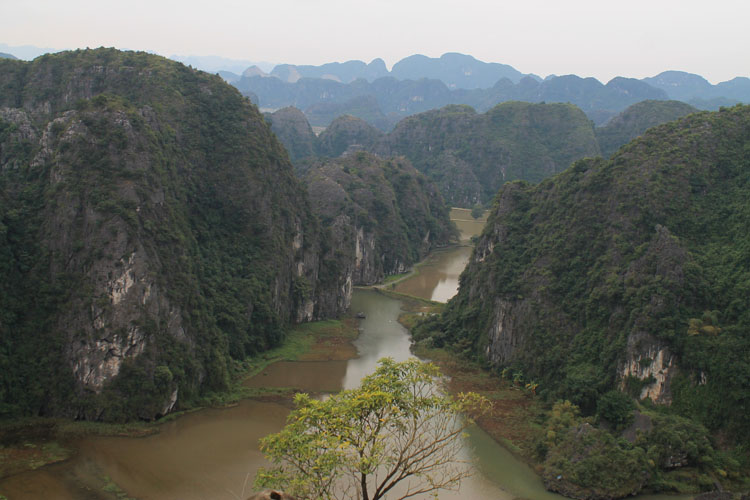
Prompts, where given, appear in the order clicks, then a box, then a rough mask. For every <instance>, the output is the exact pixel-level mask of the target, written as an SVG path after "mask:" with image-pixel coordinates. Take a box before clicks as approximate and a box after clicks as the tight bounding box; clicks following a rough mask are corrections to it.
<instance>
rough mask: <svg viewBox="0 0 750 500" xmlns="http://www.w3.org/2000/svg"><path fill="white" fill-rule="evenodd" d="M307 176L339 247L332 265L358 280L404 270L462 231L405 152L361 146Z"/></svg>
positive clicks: (314, 199)
mask: <svg viewBox="0 0 750 500" xmlns="http://www.w3.org/2000/svg"><path fill="white" fill-rule="evenodd" d="M303 181H304V183H305V184H306V185H307V188H308V190H309V192H310V197H311V200H312V204H313V207H314V209H315V212H316V213H317V214H318V215H319V217H320V219H321V223H322V226H323V227H324V228H325V230H326V232H327V236H326V237H325V240H326V241H328V242H331V247H332V248H333V249H335V251H334V252H331V253H330V254H328V255H327V257H326V258H328V259H331V262H332V264H331V265H329V266H328V267H330V268H333V269H351V275H352V277H353V280H354V283H355V284H373V283H377V282H379V281H381V280H382V279H383V277H384V276H385V275H389V274H396V273H402V272H404V271H405V270H406V269H408V268H409V267H411V266H412V265H413V264H415V263H417V262H418V261H419V260H420V259H422V258H423V257H424V256H425V255H426V254H427V252H428V251H429V250H430V249H431V248H434V247H436V246H444V245H446V244H448V243H450V242H451V241H453V240H454V239H455V238H456V236H457V231H456V228H455V226H454V225H453V224H452V223H451V221H450V216H449V210H448V207H447V206H446V205H445V203H444V201H443V198H442V196H441V195H440V193H439V192H438V191H437V189H436V187H435V186H434V185H433V184H432V183H430V182H429V181H427V179H426V178H425V177H424V176H423V175H422V174H420V173H419V172H418V171H417V170H416V169H414V167H412V166H411V164H410V163H409V162H408V161H407V160H405V159H404V158H393V159H391V160H383V159H381V158H379V157H377V156H374V155H371V154H368V153H364V152H361V151H360V152H357V153H354V154H352V155H348V156H345V157H342V158H338V159H336V160H326V161H324V162H322V163H321V164H319V165H316V166H314V167H311V168H310V169H309V170H308V171H307V172H306V174H305V177H304V179H303ZM334 262H335V263H334ZM347 274H349V273H347Z"/></svg>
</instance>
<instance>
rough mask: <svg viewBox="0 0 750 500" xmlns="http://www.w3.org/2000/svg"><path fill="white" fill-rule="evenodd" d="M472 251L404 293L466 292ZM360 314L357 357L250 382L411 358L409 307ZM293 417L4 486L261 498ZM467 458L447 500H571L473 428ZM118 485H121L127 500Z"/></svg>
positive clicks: (97, 495) (300, 382)
mask: <svg viewBox="0 0 750 500" xmlns="http://www.w3.org/2000/svg"><path fill="white" fill-rule="evenodd" d="M467 222H469V223H472V222H473V221H471V220H469V221H467ZM472 229H476V228H472ZM464 235H466V232H464ZM470 251H471V249H470V248H468V247H460V246H459V247H453V248H450V249H446V250H442V251H440V252H437V253H436V254H434V255H433V256H431V257H430V259H429V260H428V261H427V262H425V263H424V264H423V265H422V266H421V267H420V269H419V273H418V274H417V275H416V276H415V277H414V278H411V279H409V280H405V281H404V282H401V283H399V284H398V285H397V288H396V289H397V290H398V291H401V292H403V293H410V294H412V295H416V296H420V297H425V298H430V299H433V300H439V301H446V300H448V298H450V297H451V296H452V295H454V294H455V292H456V290H457V288H458V275H459V274H460V271H461V270H462V269H463V267H464V266H465V265H466V262H467V261H468V258H469V255H470ZM351 310H353V311H362V312H364V313H365V314H366V319H364V320H362V321H361V323H360V330H361V331H360V335H359V337H358V338H357V340H356V341H355V345H356V348H357V350H358V353H359V356H358V357H357V358H355V359H351V360H349V361H310V362H280V363H276V364H274V365H271V366H269V367H268V368H267V369H266V370H264V372H263V373H261V374H259V375H258V376H256V377H255V378H254V379H251V380H250V381H248V384H250V385H258V386H280V387H290V386H293V387H298V388H300V389H302V390H309V391H316V392H335V391H338V390H340V389H342V388H351V387H355V386H357V385H358V384H359V381H360V380H361V378H362V377H363V376H364V375H366V374H368V373H370V372H372V370H373V369H374V367H375V365H376V362H377V360H378V359H380V358H382V357H385V356H390V357H392V358H394V359H396V360H404V359H406V358H408V357H409V356H410V353H409V346H410V339H409V334H408V332H407V331H406V330H405V329H404V328H403V327H402V326H401V324H399V323H398V321H397V318H398V315H399V313H400V312H401V303H400V301H398V300H395V299H393V298H390V297H387V296H385V295H383V294H381V293H379V292H377V291H375V290H369V289H359V290H356V291H355V293H354V296H353V298H352V307H351ZM288 412H289V408H288V407H287V406H284V405H282V404H278V403H274V402H261V401H255V400H246V401H241V402H240V403H239V404H238V405H237V406H235V407H232V408H226V409H206V410H201V411H198V412H195V413H192V414H188V415H185V416H183V417H181V418H178V419H176V420H174V421H171V422H168V423H165V424H163V425H162V426H161V427H160V429H161V431H160V432H159V433H158V434H156V435H152V436H148V437H144V438H117V437H106V438H105V437H91V438H86V439H82V440H81V441H80V442H78V443H76V444H75V447H76V449H77V453H76V454H75V456H74V457H73V458H71V459H69V460H67V461H65V462H62V463H59V464H55V465H51V466H46V467H42V468H40V469H38V470H36V471H33V472H29V473H24V474H18V475H15V476H11V477H8V478H5V479H3V480H0V493H2V494H4V495H5V496H7V497H8V499H9V500H17V499H19V500H23V499H37V498H47V499H92V500H98V499H105V498H107V499H111V498H123V497H124V496H125V495H127V497H133V498H140V499H143V500H147V499H154V500H156V499H160V500H161V499H174V500H177V499H180V500H199V499H218V500H223V499H227V500H237V499H244V498H247V496H249V494H250V492H251V491H252V489H251V485H252V481H253V478H254V476H255V472H256V471H257V469H258V468H259V467H261V466H263V465H267V464H266V463H265V461H264V459H263V457H262V455H261V453H260V452H259V451H258V439H259V438H261V437H263V436H265V435H267V434H269V433H271V432H275V431H277V430H279V429H280V428H281V427H282V426H283V425H284V422H285V418H286V415H287V414H288ZM463 453H464V455H465V457H464V458H466V459H467V460H469V461H471V462H472V463H473V464H474V465H473V467H474V469H475V474H474V475H473V476H472V477H471V478H469V479H467V480H464V482H463V483H462V484H461V488H460V492H445V493H442V492H441V494H440V497H441V498H444V499H460V498H493V499H498V500H512V499H517V498H527V499H538V500H548V499H549V500H552V499H563V498H564V497H562V496H560V495H555V494H552V493H549V492H548V491H546V490H545V489H544V487H543V485H542V482H541V480H540V478H539V477H538V476H537V475H536V474H535V473H534V471H533V470H532V469H531V468H530V467H529V466H527V465H526V464H525V463H523V462H522V461H520V460H518V459H516V458H515V457H514V456H513V455H512V454H511V453H510V452H508V451H507V450H506V449H505V448H503V447H502V446H500V445H499V444H497V443H496V442H495V441H494V440H492V439H491V438H490V437H489V436H488V435H487V434H485V433H484V432H483V431H482V430H481V429H478V428H472V429H471V430H470V432H469V433H468V436H467V437H466V439H465V446H464V451H463ZM115 485H117V487H119V488H121V490H120V491H119V493H120V495H121V496H119V497H118V496H117V493H118V490H117V487H116V486H115ZM425 498H427V497H425ZM639 498H640V499H641V500H646V499H649V500H654V499H671V500H674V499H680V498H683V499H687V498H690V497H674V496H650V497H647V496H643V497H639Z"/></svg>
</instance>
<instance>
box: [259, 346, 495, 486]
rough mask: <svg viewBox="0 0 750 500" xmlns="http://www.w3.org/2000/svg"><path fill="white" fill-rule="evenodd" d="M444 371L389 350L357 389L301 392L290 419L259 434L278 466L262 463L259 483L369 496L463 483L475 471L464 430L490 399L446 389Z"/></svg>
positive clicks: (269, 455)
mask: <svg viewBox="0 0 750 500" xmlns="http://www.w3.org/2000/svg"><path fill="white" fill-rule="evenodd" d="M439 376H440V372H439V370H438V368H437V367H436V366H435V365H433V364H430V363H422V362H420V361H418V360H416V359H411V360H408V361H405V362H401V363H397V362H395V361H393V360H392V359H390V358H386V359H382V360H380V363H379V366H378V368H377V369H376V371H375V372H374V373H373V374H372V375H370V376H368V377H365V378H364V379H363V380H362V384H361V386H360V387H359V388H357V389H353V390H347V391H342V392H340V393H339V394H337V395H334V396H332V397H330V398H328V399H326V400H325V401H320V400H316V399H313V398H311V397H310V396H308V395H306V394H299V395H297V397H296V398H295V404H296V406H297V407H296V409H295V410H294V411H293V412H292V413H291V415H290V416H289V419H288V423H287V425H286V427H284V429H282V430H281V432H279V433H276V434H272V435H270V436H267V437H266V438H264V439H263V440H262V441H261V449H262V450H263V452H264V453H265V454H266V456H267V457H268V459H269V460H270V461H272V462H273V463H274V464H275V467H273V468H271V469H268V470H264V469H262V470H261V471H260V472H259V473H258V477H257V478H256V486H258V487H282V488H283V489H284V490H286V491H287V492H289V493H291V494H293V495H296V496H298V497H301V498H324V499H343V498H363V499H365V500H370V499H372V500H377V499H378V498H383V497H384V496H385V495H386V494H387V493H389V492H392V491H398V498H400V499H401V498H408V497H412V496H414V495H419V494H424V493H430V492H435V491H437V490H439V489H450V488H452V487H457V486H458V485H459V483H460V481H461V479H463V478H464V477H467V476H468V475H469V474H470V471H469V469H468V468H467V466H466V464H464V463H463V462H462V461H461V460H460V457H459V451H460V449H461V441H460V437H461V434H462V432H463V430H464V429H465V428H466V427H467V426H468V425H469V424H470V423H471V416H472V415H474V416H475V415H477V414H479V413H482V412H484V411H486V410H487V408H488V405H489V402H488V401H487V400H486V399H484V398H482V397H480V396H478V395H476V394H473V393H468V394H460V395H459V396H458V397H457V398H455V399H454V398H452V397H450V396H446V395H444V394H442V393H441V392H440V391H439V390H438V389H437V386H436V381H437V379H438V377H439ZM397 485H401V486H400V487H398V488H397ZM394 488H396V490H394Z"/></svg>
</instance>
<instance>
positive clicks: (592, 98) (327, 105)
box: [0, 44, 750, 131]
mask: <svg viewBox="0 0 750 500" xmlns="http://www.w3.org/2000/svg"><path fill="white" fill-rule="evenodd" d="M0 51H2V52H4V53H7V54H8V55H13V56H15V57H18V58H20V59H31V58H34V57H37V56H38V55H40V54H42V53H45V52H51V51H55V49H42V48H39V47H33V46H24V47H11V46H8V45H5V44H0ZM171 58H172V59H174V60H177V61H180V62H182V63H184V64H188V65H191V66H193V67H195V68H197V69H201V70H203V71H207V72H210V73H218V74H219V75H220V76H221V77H222V78H224V79H225V80H226V81H227V82H229V83H231V84H232V85H234V86H236V87H237V88H238V89H239V90H240V91H241V92H243V93H244V94H245V95H246V96H248V97H250V98H251V100H252V101H253V102H255V103H256V104H258V106H259V107H261V108H264V109H266V110H276V109H281V108H284V107H286V106H294V107H297V108H299V109H301V110H303V111H304V112H305V115H306V116H307V118H308V120H309V121H310V123H311V124H312V125H313V126H327V125H328V124H330V123H331V121H333V120H334V119H335V118H336V117H338V116H340V115H342V114H350V115H352V116H356V117H359V118H362V119H363V120H366V121H367V122H368V123H370V124H371V125H374V126H376V127H377V128H379V129H381V130H386V131H387V130H390V129H391V128H392V127H393V126H394V125H395V124H396V123H397V122H398V121H399V120H400V119H402V118H404V117H406V116H410V115H412V114H415V113H420V112H423V111H428V110H430V109H436V108H440V107H443V106H446V105H448V104H468V105H470V106H472V107H474V108H475V109H476V110H477V111H480V112H483V111H487V110H489V109H491V108H492V107H493V106H495V105H496V104H499V103H501V102H504V101H509V100H516V101H525V102H569V103H572V104H575V105H577V106H578V107H580V108H581V109H582V110H583V111H584V112H585V113H586V115H587V116H588V117H589V119H590V120H592V121H593V122H594V123H595V124H597V125H602V124H604V123H606V122H607V120H609V119H610V118H612V117H613V116H615V115H617V114H618V113H620V112H621V111H623V110H624V109H625V108H627V107H628V106H630V105H632V104H635V103H637V102H640V101H643V100H668V99H672V100H678V101H683V102H686V103H688V104H690V105H692V106H694V107H696V108H698V109H704V110H717V109H719V107H721V106H732V105H734V104H737V103H750V78H746V77H737V78H734V79H732V80H729V81H726V82H721V83H719V84H716V85H712V84H711V83H710V82H708V81H707V80H706V79H705V78H703V77H702V76H700V75H696V74H692V73H686V72H682V71H665V72H663V73H660V74H658V75H656V76H653V77H649V78H643V79H642V80H638V79H633V78H623V77H617V78H614V79H612V80H610V81H609V82H608V83H606V85H605V84H603V83H602V82H600V81H598V80H596V79H595V78H581V77H579V76H576V75H564V76H555V75H551V76H548V77H547V78H545V79H544V80H542V78H540V77H539V76H537V75H534V74H524V73H521V72H520V71H518V70H516V69H515V68H513V67H512V66H509V65H506V64H499V63H488V62H483V61H479V60H477V59H475V58H474V57H472V56H470V55H465V54H458V53H453V52H451V53H446V54H443V55H442V56H440V57H427V56H424V55H420V54H415V55H411V56H408V57H406V58H404V59H402V60H400V61H398V62H397V63H396V64H394V65H393V68H392V69H391V70H390V71H388V68H387V67H386V65H385V62H384V61H383V60H382V59H379V58H378V59H374V60H372V61H371V62H370V63H365V62H364V61H358V60H352V61H346V62H331V63H326V64H322V65H319V66H313V65H294V64H278V65H275V66H274V65H273V64H272V63H268V62H253V61H250V60H240V59H228V58H223V57H217V56H177V55H173V56H171Z"/></svg>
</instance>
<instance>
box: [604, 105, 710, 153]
mask: <svg viewBox="0 0 750 500" xmlns="http://www.w3.org/2000/svg"><path fill="white" fill-rule="evenodd" d="M695 111H697V109H695V108H694V107H692V106H691V105H689V104H685V103H684V102H680V101H642V102H639V103H636V104H633V105H632V106H630V107H629V108H627V109H626V110H625V111H623V112H622V113H620V114H619V115H617V116H615V117H614V118H612V119H611V120H609V121H608V122H607V123H606V124H604V125H603V126H601V127H597V128H596V140H597V141H598V142H599V149H600V150H601V152H602V156H603V157H605V158H609V157H610V156H612V155H613V154H614V153H615V152H616V151H617V150H618V149H620V146H624V145H625V144H627V143H628V142H630V141H631V140H633V139H635V138H636V137H638V136H639V135H641V134H643V133H644V132H645V131H646V130H648V129H650V128H651V127H655V126H656V125H661V124H662V123H667V122H671V121H673V120H676V119H678V118H681V117H683V116H685V115H689V114H690V113H694V112H695Z"/></svg>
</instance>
